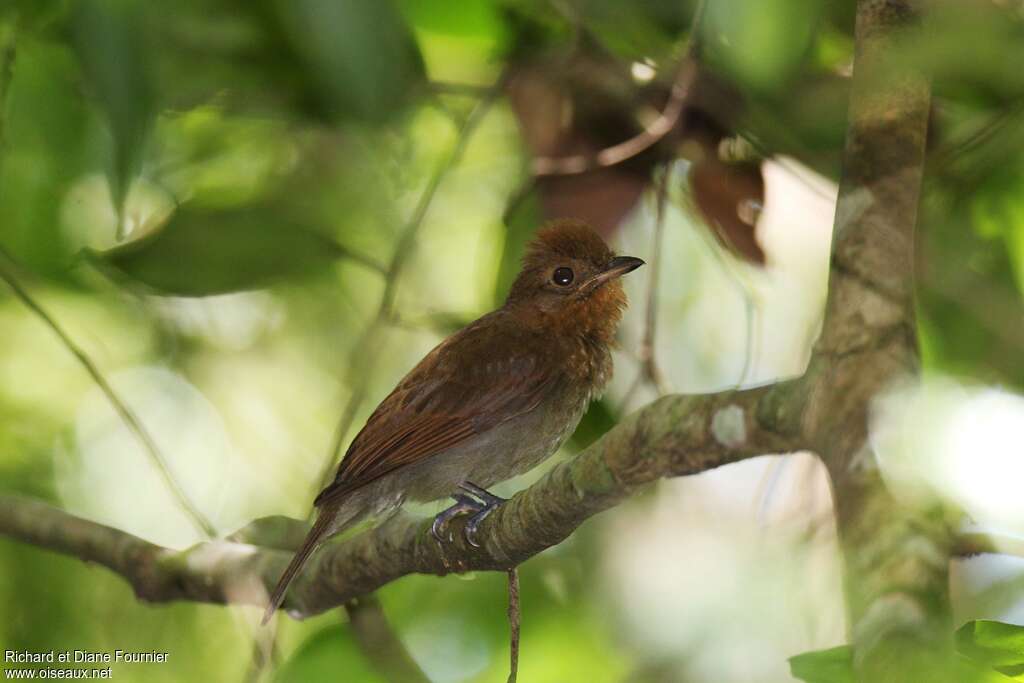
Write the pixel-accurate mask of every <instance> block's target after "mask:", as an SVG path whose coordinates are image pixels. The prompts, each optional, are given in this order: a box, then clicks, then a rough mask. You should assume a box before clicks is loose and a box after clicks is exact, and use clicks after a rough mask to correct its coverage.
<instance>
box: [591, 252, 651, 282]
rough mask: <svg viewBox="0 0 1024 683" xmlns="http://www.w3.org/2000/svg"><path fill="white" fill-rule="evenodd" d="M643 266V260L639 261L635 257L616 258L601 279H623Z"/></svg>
mask: <svg viewBox="0 0 1024 683" xmlns="http://www.w3.org/2000/svg"><path fill="white" fill-rule="evenodd" d="M642 265H644V261H643V259H638V258H637V257H635V256H616V257H615V258H613V259H612V260H611V261H609V262H608V266H607V267H606V268H605V269H604V272H602V273H601V275H600V276H599V277H603V278H604V279H605V280H610V279H612V278H616V277H621V276H623V275H625V274H626V273H630V272H632V271H634V270H636V269H637V268H639V267H640V266H642Z"/></svg>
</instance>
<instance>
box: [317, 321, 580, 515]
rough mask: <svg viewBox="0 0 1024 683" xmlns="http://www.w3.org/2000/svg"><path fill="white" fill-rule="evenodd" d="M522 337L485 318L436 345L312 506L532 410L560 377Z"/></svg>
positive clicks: (375, 416)
mask: <svg viewBox="0 0 1024 683" xmlns="http://www.w3.org/2000/svg"><path fill="white" fill-rule="evenodd" d="M492 315H494V314H492ZM488 318H490V321H489V323H488V324H482V323H486V322H487V321H488ZM523 335H524V333H523V331H522V330H519V329H516V327H515V326H514V325H509V324H507V323H505V322H503V321H502V320H501V319H500V318H499V319H497V320H495V319H494V318H492V317H491V316H488V317H487V318H484V319H482V320H480V321H478V322H477V323H474V324H473V325H470V326H469V327H467V328H465V329H463V330H462V331H460V332H459V333H457V334H455V335H454V336H452V337H450V338H449V339H447V340H445V341H444V342H442V343H441V344H440V345H439V346H438V347H437V348H435V349H434V350H433V351H431V352H430V353H429V354H428V355H427V356H426V357H425V358H424V359H423V360H422V361H421V362H420V363H419V365H417V366H416V367H415V368H413V370H412V371H411V372H410V373H409V374H408V375H406V377H405V378H404V379H403V380H402V381H401V382H400V383H399V385H398V386H397V387H396V388H395V390H394V391H392V392H391V394H390V395H389V396H388V397H387V398H386V399H384V401H383V402H382V403H381V404H380V405H379V406H378V407H377V409H376V410H375V411H374V412H373V414H372V415H371V416H370V419H369V420H367V422H366V426H364V427H363V429H362V431H360V432H359V434H358V435H357V436H356V438H355V439H354V440H353V441H352V445H351V446H349V449H348V451H347V452H346V454H345V457H344V459H343V460H342V461H341V465H340V466H339V467H338V473H337V475H336V476H335V478H334V481H333V482H332V483H331V484H330V485H329V486H328V487H327V488H325V489H324V490H323V491H321V492H320V495H319V496H317V498H316V501H315V505H317V506H322V505H324V504H326V503H330V502H332V501H337V500H339V499H340V498H342V497H343V496H345V495H346V494H347V493H349V492H350V491H353V490H355V489H357V488H360V487H362V486H365V485H366V484H368V483H370V482H372V481H374V480H375V479H378V478H379V477H381V476H383V475H385V474H387V473H389V472H392V471H394V470H396V469H398V468H401V467H405V466H407V465H411V464H414V463H417V462H420V461H422V460H423V459H425V458H429V457H431V456H432V455H434V454H437V453H440V452H443V451H445V450H447V449H449V448H451V447H453V446H456V445H458V444H460V443H463V442H464V441H466V440H467V439H470V438H471V437H473V436H476V435H477V434H482V433H484V432H486V431H487V430H489V429H492V428H493V427H495V426H496V425H498V424H500V423H501V422H504V421H505V420H508V419H510V418H512V417H515V416H517V415H522V414H523V413H526V412H528V411H530V410H532V409H533V408H535V407H536V406H537V405H538V404H539V403H540V401H541V400H542V399H543V397H544V396H545V395H546V394H547V393H548V391H550V389H551V388H552V387H553V386H555V385H556V384H557V383H559V382H561V381H562V373H561V368H558V367H553V364H552V363H551V362H550V361H548V360H547V358H546V357H545V354H544V353H543V352H542V351H538V350H537V349H538V345H537V344H529V343H520V342H528V340H525V339H523ZM530 349H532V350H530Z"/></svg>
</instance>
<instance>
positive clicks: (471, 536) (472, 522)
mask: <svg viewBox="0 0 1024 683" xmlns="http://www.w3.org/2000/svg"><path fill="white" fill-rule="evenodd" d="M459 488H460V489H462V490H463V491H465V492H466V493H469V494H472V495H474V496H476V497H477V498H479V499H480V500H481V501H483V504H482V505H481V506H480V507H479V509H477V510H476V511H475V514H474V515H473V516H472V517H470V518H469V521H468V522H466V528H465V535H466V541H468V542H469V544H470V545H471V546H473V547H474V548H479V547H480V544H479V543H478V542H477V540H476V531H477V528H478V527H479V526H480V523H481V522H483V521H484V520H485V519H487V516H488V515H489V514H491V513H492V512H494V511H495V510H496V509H498V506H500V505H502V504H503V503H505V501H506V499H505V498H502V497H501V496H496V495H494V494H493V493H491V492H490V491H488V490H487V489H485V488H483V487H480V486H477V485H476V484H474V483H473V482H470V481H465V482H462V483H461V484H459ZM474 502H475V501H474Z"/></svg>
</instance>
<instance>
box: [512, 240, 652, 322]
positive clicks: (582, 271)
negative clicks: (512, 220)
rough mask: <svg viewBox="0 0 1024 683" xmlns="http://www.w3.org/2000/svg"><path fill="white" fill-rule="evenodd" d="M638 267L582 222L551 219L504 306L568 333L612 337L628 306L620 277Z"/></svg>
mask: <svg viewBox="0 0 1024 683" xmlns="http://www.w3.org/2000/svg"><path fill="white" fill-rule="evenodd" d="M642 265H644V262H643V261H641V260H640V259H638V258H634V257H632V256H616V255H615V254H614V253H613V252H612V251H611V249H609V248H608V245H607V244H605V243H604V240H603V239H601V236H600V235H598V234H597V233H596V232H594V230H593V229H592V228H590V227H589V226H587V225H586V224H585V223H582V222H580V221H574V220H560V221H555V222H554V223H551V224H549V225H547V226H545V227H544V228H542V229H541V230H540V231H539V232H538V233H537V235H536V237H534V239H533V240H532V241H531V242H530V243H529V244H528V245H527V247H526V255H525V256H524V257H523V268H522V270H521V271H520V272H519V275H518V276H517V277H516V279H515V282H513V283H512V289H511V291H510V292H509V296H508V305H510V306H514V307H516V308H517V309H519V310H522V311H523V312H524V313H525V314H527V315H529V314H531V313H535V314H537V315H538V316H539V317H540V318H544V319H550V318H554V319H556V321H557V324H558V325H560V326H565V327H566V328H567V331H573V330H575V331H579V332H584V333H603V336H607V337H608V338H609V339H610V338H611V336H612V335H613V334H614V331H615V327H616V325H617V324H618V322H619V319H620V318H621V317H622V309H623V308H625V306H626V294H625V292H624V291H623V289H622V283H621V282H620V281H619V278H620V277H621V276H623V275H625V274H626V273H628V272H630V271H633V270H636V269H637V268H639V267H640V266H642Z"/></svg>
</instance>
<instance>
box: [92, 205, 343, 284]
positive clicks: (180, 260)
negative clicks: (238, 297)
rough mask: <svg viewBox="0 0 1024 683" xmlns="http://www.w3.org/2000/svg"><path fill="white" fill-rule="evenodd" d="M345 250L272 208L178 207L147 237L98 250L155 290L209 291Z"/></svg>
mask: <svg viewBox="0 0 1024 683" xmlns="http://www.w3.org/2000/svg"><path fill="white" fill-rule="evenodd" d="M346 254H347V252H346V251H345V250H344V249H343V248H342V247H341V246H340V245H338V244H337V243H335V242H334V241H332V240H330V239H329V238H327V237H326V236H324V235H322V234H320V233H317V232H314V231H312V230H309V229H307V228H305V227H304V226H301V225H299V224H297V223H295V222H293V221H291V220H289V219H287V218H284V217H281V216H280V215H279V214H278V213H277V212H275V211H274V210H273V209H265V208H254V207H251V208H247V209H232V210H205V209H190V208H181V209H178V211H176V212H175V213H174V215H173V216H171V219H170V220H169V221H168V223H167V224H166V225H165V226H164V227H163V228H162V229H160V230H159V231H157V232H155V233H154V234H152V235H149V236H147V237H144V238H141V239H139V240H137V241H135V242H131V243H129V244H126V245H124V246H121V247H117V248H115V249H111V250H108V251H106V252H102V253H99V254H95V256H96V257H97V258H98V259H99V260H100V261H101V263H102V264H104V265H106V266H108V267H109V268H111V269H113V270H114V271H115V273H117V274H120V275H123V276H125V277H127V278H129V279H130V280H133V281H135V282H138V283H141V284H143V285H145V286H147V287H149V288H151V289H153V290H155V291H156V292H158V293H161V294H173V295H179V296H207V295H210V294H222V293H225V292H234V291H239V290H244V289H254V288H258V287H264V286H267V285H269V284H271V283H273V282H275V281H277V280H281V279H287V278H294V277H299V276H302V275H306V274H309V273H313V272H315V271H317V270H320V269H323V268H325V267H328V266H329V265H330V264H332V263H333V262H334V261H336V260H337V259H338V258H340V257H343V256H345V255H346Z"/></svg>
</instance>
